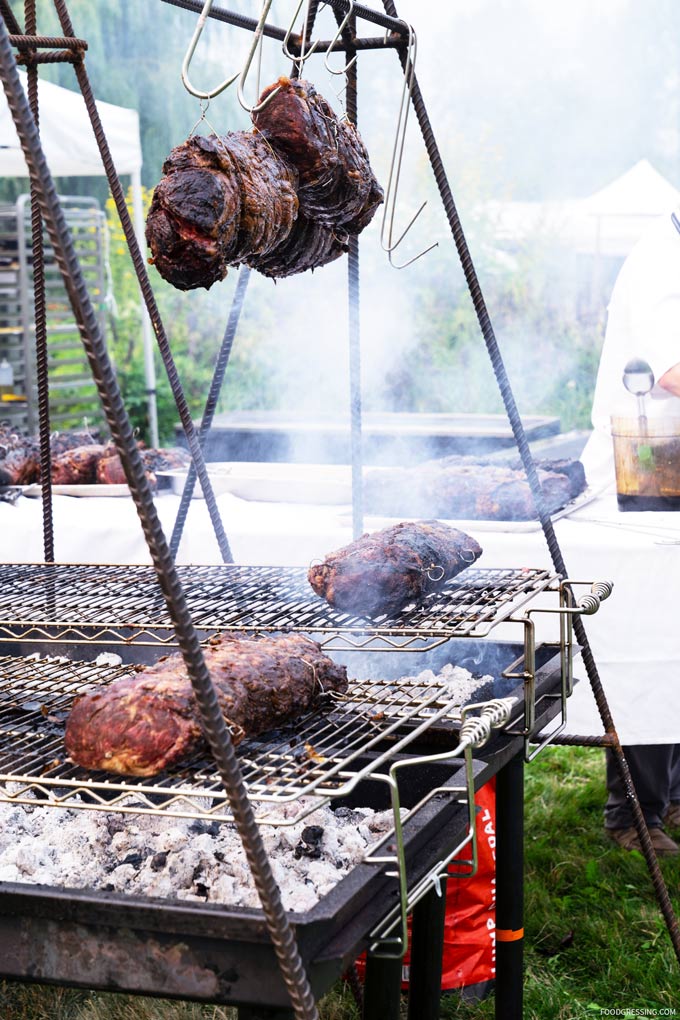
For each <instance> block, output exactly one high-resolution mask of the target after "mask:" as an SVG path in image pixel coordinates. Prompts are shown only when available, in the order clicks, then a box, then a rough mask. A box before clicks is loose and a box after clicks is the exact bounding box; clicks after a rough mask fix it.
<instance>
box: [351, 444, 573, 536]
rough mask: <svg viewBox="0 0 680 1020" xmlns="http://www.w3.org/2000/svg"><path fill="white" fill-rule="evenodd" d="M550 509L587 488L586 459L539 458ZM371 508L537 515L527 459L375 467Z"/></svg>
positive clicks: (458, 515)
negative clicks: (525, 470) (526, 471)
mask: <svg viewBox="0 0 680 1020" xmlns="http://www.w3.org/2000/svg"><path fill="white" fill-rule="evenodd" d="M537 474H538V479H539V482H540V485H541V491H542V493H543V497H544V499H545V502H546V505H547V507H548V511H549V512H550V513H554V512H555V511H556V510H558V509H559V508H560V507H563V506H564V505H565V504H566V503H568V502H569V501H570V500H571V499H574V497H575V496H577V495H579V493H580V492H582V491H583V489H584V488H585V484H586V479H585V474H584V471H583V465H582V464H581V462H580V461H567V460H562V461H557V460H544V461H538V462H537ZM364 499H365V502H366V508H367V509H368V511H369V513H374V514H385V515H389V516H395V517H397V516H401V515H404V516H408V517H420V516H423V515H425V514H430V513H435V514H437V515H438V516H439V517H445V518H448V519H450V520H451V519H453V520H455V519H458V520H500V521H527V520H532V519H534V518H535V517H536V509H535V507H534V500H533V496H532V494H531V489H530V488H529V483H528V481H527V477H526V474H525V472H524V469H523V468H522V465H521V463H516V462H515V461H512V462H511V463H509V464H499V463H494V462H491V461H486V462H485V461H484V460H483V459H479V460H473V459H472V458H466V457H452V458H443V459H441V460H433V461H427V462H426V463H424V464H419V465H417V466H414V467H408V468H381V469H379V470H375V469H374V470H373V471H369V472H367V474H366V478H365V479H364Z"/></svg>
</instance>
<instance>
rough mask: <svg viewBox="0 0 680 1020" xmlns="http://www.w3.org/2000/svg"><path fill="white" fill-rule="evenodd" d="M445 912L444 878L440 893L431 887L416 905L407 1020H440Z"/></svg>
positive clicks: (412, 929) (412, 934)
mask: <svg viewBox="0 0 680 1020" xmlns="http://www.w3.org/2000/svg"><path fill="white" fill-rule="evenodd" d="M445 915H446V881H445V880H444V881H442V883H441V895H439V896H438V895H437V891H436V890H435V889H431V890H430V892H429V893H428V894H427V896H424V897H423V898H422V900H420V902H419V903H417V904H416V905H415V907H414V908H413V918H412V921H413V923H412V928H411V967H410V972H409V993H408V1020H439V1000H440V999H441V994H442V990H441V989H442V954H443V952H444V917H445Z"/></svg>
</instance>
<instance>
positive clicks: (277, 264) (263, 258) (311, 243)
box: [246, 213, 349, 279]
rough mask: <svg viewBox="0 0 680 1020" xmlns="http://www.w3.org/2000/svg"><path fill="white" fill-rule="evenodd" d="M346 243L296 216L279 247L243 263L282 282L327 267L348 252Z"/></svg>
mask: <svg viewBox="0 0 680 1020" xmlns="http://www.w3.org/2000/svg"><path fill="white" fill-rule="evenodd" d="M347 242H348V237H347V235H346V234H344V235H343V234H339V233H338V232H337V231H335V230H332V229H331V228H329V227H326V226H324V225H323V223H317V222H316V221H314V220H310V219H307V217H306V216H304V215H303V214H302V213H298V218H297V220H296V221H295V225H294V227H293V229H292V230H291V232H290V234H289V235H288V237H287V238H286V240H285V241H284V242H283V243H282V244H280V245H279V246H278V247H277V248H275V249H274V250H273V251H271V252H268V253H267V254H266V255H260V256H257V257H253V258H249V259H247V260H246V261H247V264H248V265H249V266H250V268H251V269H256V270H257V271H258V272H259V273H262V275H263V276H268V277H270V278H271V279H282V278H283V277H286V276H293V275H294V274H296V273H304V272H306V270H308V269H312V270H313V269H319V268H320V267H321V266H325V265H328V263H329V262H333V261H335V259H337V258H340V256H341V255H344V254H345V252H347V251H348V250H349V245H348V243H347Z"/></svg>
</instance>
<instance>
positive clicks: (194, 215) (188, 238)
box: [146, 131, 298, 290]
mask: <svg viewBox="0 0 680 1020" xmlns="http://www.w3.org/2000/svg"><path fill="white" fill-rule="evenodd" d="M163 172H164V173H165V175H166V176H165V177H164V178H163V180H161V182H160V183H159V184H158V186H157V187H156V189H155V191H154V194H153V198H152V201H151V207H150V210H149V215H148V217H147V221H146V238H147V242H148V244H149V247H150V248H151V254H152V261H153V263H154V265H155V266H156V268H157V269H158V271H159V273H160V274H161V276H162V277H163V278H164V279H165V280H167V281H168V282H169V283H171V284H173V286H175V287H177V288H178V289H179V290H192V289H193V288H195V287H205V288H206V289H208V288H209V287H211V286H212V284H213V283H215V282H216V281H217V280H222V279H224V277H225V276H226V274H227V267H228V266H229V265H239V264H240V263H241V262H244V261H245V260H246V259H247V258H249V257H255V256H259V255H262V256H264V255H266V254H267V253H268V252H269V251H270V250H271V249H272V248H275V247H276V246H277V244H279V243H280V242H281V241H282V240H285V238H286V237H287V236H288V234H289V233H290V229H291V227H292V226H293V223H294V222H295V218H296V216H297V210H298V199H297V195H296V190H295V189H296V185H297V173H296V171H295V170H294V169H293V168H292V166H291V165H290V164H289V163H288V161H287V160H285V159H284V158H283V157H282V156H280V155H278V154H277V153H275V152H274V151H273V150H272V148H271V146H270V145H268V144H267V143H266V142H265V141H264V139H263V138H261V137H260V136H259V135H257V134H255V133H253V132H245V131H236V132H233V133H231V134H228V135H225V136H224V137H221V138H220V137H217V135H210V136H209V137H208V138H204V137H201V136H195V137H193V138H189V139H187V141H186V142H183V143H182V145H178V146H177V147H176V148H174V149H173V150H172V152H171V153H170V156H169V157H168V159H167V160H166V161H165V163H164V165H163Z"/></svg>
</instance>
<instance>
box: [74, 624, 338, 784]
mask: <svg viewBox="0 0 680 1020" xmlns="http://www.w3.org/2000/svg"><path fill="white" fill-rule="evenodd" d="M204 655H205V661H206V665H207V667H208V669H209V671H210V674H211V676H212V680H213V683H214V685H215V688H216V692H217V699H218V703H219V705H220V709H221V711H222V714H223V716H224V718H225V720H226V722H227V724H228V725H229V726H230V728H231V731H232V739H233V741H234V743H235V744H237V743H239V742H240V741H241V740H242V739H243V738H244V737H246V736H256V735H257V734H258V733H263V732H265V731H267V730H270V729H273V728H275V727H276V726H279V725H281V724H282V723H284V722H286V721H289V720H291V719H293V718H295V717H297V716H299V715H301V714H302V713H304V712H306V711H308V710H309V709H311V708H314V707H317V706H319V705H321V704H322V703H323V702H324V700H325V699H324V697H323V695H324V693H325V692H329V691H344V690H345V689H346V687H347V673H346V670H345V668H344V666H337V665H336V664H335V663H334V662H332V660H331V659H329V658H328V657H327V656H326V655H324V653H323V652H322V651H321V648H320V646H319V645H318V644H317V643H316V642H315V641H311V640H310V639H309V638H306V637H304V636H303V635H300V634H284V635H278V636H273V637H267V638H245V637H237V636H229V637H222V638H220V639H216V640H215V641H213V642H211V644H210V645H209V646H208V647H206V648H205V649H204ZM64 740H65V744H66V749H67V752H68V754H69V755H70V756H71V758H72V760H73V761H74V762H76V763H77V764H79V765H82V766H84V767H85V768H88V769H103V770H105V771H108V772H115V773H117V774H119V775H133V776H151V775H156V774H157V773H158V772H161V771H162V770H163V769H165V768H168V767H169V766H171V765H174V764H176V763H177V762H179V761H181V760H182V759H183V758H185V757H187V755H190V754H193V753H195V752H196V751H198V750H204V749H205V741H204V738H203V733H202V729H201V722H200V712H199V709H198V705H197V703H196V699H195V697H194V693H193V688H192V685H191V681H190V679H189V676H188V673H187V671H186V667H185V665H184V660H183V658H182V656H181V655H179V654H175V655H168V656H166V657H165V658H164V659H163V661H159V662H157V663H156V664H155V665H153V666H150V667H148V668H143V669H140V670H139V672H137V673H136V674H135V675H134V676H130V677H124V678H122V679H120V680H116V681H114V682H113V683H111V684H109V685H107V686H103V687H100V688H97V689H95V690H93V691H89V692H87V693H85V694H83V695H80V696H79V697H78V698H76V700H75V701H74V703H73V707H72V709H71V713H70V715H69V718H68V721H67V723H66V730H65V735H64Z"/></svg>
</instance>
